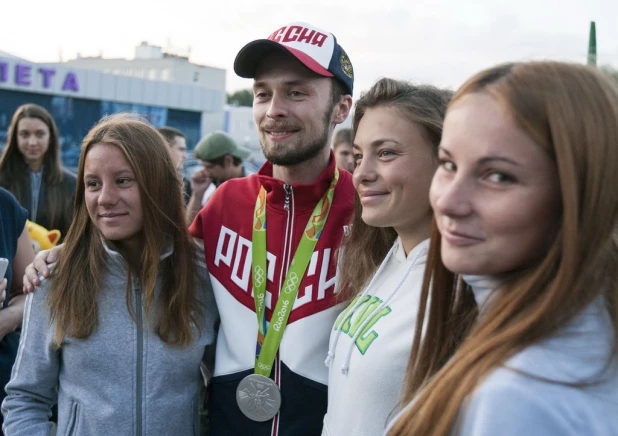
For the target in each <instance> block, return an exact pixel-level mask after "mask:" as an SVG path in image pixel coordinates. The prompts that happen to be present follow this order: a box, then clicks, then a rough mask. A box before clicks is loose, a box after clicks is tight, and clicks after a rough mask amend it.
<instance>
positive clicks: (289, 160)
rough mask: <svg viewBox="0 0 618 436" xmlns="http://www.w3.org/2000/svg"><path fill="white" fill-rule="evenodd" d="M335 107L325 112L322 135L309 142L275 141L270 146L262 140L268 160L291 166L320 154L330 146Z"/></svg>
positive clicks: (263, 150) (274, 163)
mask: <svg viewBox="0 0 618 436" xmlns="http://www.w3.org/2000/svg"><path fill="white" fill-rule="evenodd" d="M334 109H335V108H334V106H333V107H331V108H330V110H329V111H327V112H326V113H325V114H324V117H323V118H322V134H321V135H320V137H319V138H317V139H315V140H313V141H311V142H309V143H294V144H287V145H286V144H283V143H277V142H273V143H272V145H273V147H271V148H268V147H266V146H265V144H264V142H265V141H262V140H260V145H261V146H262V152H263V153H264V156H265V157H266V159H268V161H269V162H271V163H272V164H273V165H279V166H284V167H291V166H294V165H298V164H301V163H304V162H307V161H309V160H311V159H313V158H314V157H316V156H318V155H319V154H320V153H321V152H322V150H324V147H326V146H328V132H329V129H330V120H331V116H332V114H333V110H334ZM298 140H299V141H302V140H303V138H299V139H298Z"/></svg>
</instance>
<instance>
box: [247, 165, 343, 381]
mask: <svg viewBox="0 0 618 436" xmlns="http://www.w3.org/2000/svg"><path fill="white" fill-rule="evenodd" d="M338 181H339V170H338V169H337V168H335V176H334V177H333V180H332V181H331V183H330V186H329V187H328V190H327V191H326V193H325V194H324V196H323V197H322V198H321V199H320V201H319V202H318V204H317V205H316V206H315V208H314V209H313V213H312V214H311V218H309V221H308V222H307V226H306V227H305V231H304V232H303V236H302V238H301V240H300V243H299V244H298V248H297V249H296V253H294V258H293V259H292V263H291V264H290V269H289V270H288V273H287V275H286V276H285V280H284V281H283V286H282V287H281V291H280V292H279V298H278V300H277V305H276V306H275V310H274V312H273V315H272V317H271V322H270V323H268V322H267V321H266V310H265V305H266V280H267V271H266V189H264V187H263V186H262V187H261V188H260V192H259V194H258V198H257V201H256V202H255V215H254V218H253V241H252V250H251V251H252V253H251V256H252V265H253V269H252V282H253V298H254V300H255V313H256V315H257V320H258V338H257V345H256V350H255V373H256V374H260V375H263V376H266V377H269V376H270V372H271V369H272V365H273V362H274V361H275V355H276V354H277V350H278V349H279V344H280V343H281V339H282V338H283V332H284V330H285V327H286V325H287V322H288V318H289V317H290V312H292V307H293V306H294V301H296V295H297V294H298V289H299V288H300V283H301V281H302V278H303V276H304V275H305V271H306V270H307V266H308V265H309V261H310V260H311V256H312V255H313V250H314V249H315V245H316V244H317V243H318V239H319V238H320V235H321V234H322V229H323V228H324V225H325V224H326V219H327V218H328V213H329V212H330V207H331V205H332V203H333V195H334V193H335V186H336V185H337V182H338Z"/></svg>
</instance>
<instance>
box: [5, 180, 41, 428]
mask: <svg viewBox="0 0 618 436" xmlns="http://www.w3.org/2000/svg"><path fill="white" fill-rule="evenodd" d="M0 210H1V211H2V213H0V257H3V258H5V259H8V260H9V267H8V268H7V270H6V274H5V278H6V280H7V283H6V295H7V297H6V299H5V300H4V302H0V401H2V400H3V399H4V397H5V396H6V393H5V392H4V386H5V385H6V384H7V383H8V381H9V379H10V377H11V368H12V367H13V363H14V362H15V357H16V355H17V348H18V346H19V333H17V332H15V329H16V328H17V327H19V326H20V325H21V322H22V318H23V311H24V301H25V299H26V296H25V295H24V294H23V293H22V278H23V275H24V270H25V269H26V265H28V264H29V263H30V262H32V260H33V259H34V251H33V249H32V241H31V240H30V237H29V236H28V231H27V230H26V218H27V217H28V212H27V211H26V209H24V208H23V207H21V206H20V205H19V203H18V202H17V200H16V199H15V197H13V196H12V195H11V193H10V192H8V191H7V190H5V189H2V188H0ZM2 287H3V286H2V283H0V293H1V289H2ZM1 424H2V415H0V425H1ZM0 433H2V432H1V431H0Z"/></svg>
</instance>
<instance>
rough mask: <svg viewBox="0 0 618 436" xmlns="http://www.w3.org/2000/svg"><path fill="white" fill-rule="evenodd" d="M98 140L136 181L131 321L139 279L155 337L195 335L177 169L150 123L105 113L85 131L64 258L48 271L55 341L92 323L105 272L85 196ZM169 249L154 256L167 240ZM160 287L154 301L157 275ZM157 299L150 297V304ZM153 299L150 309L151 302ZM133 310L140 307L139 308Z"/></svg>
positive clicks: (192, 262)
mask: <svg viewBox="0 0 618 436" xmlns="http://www.w3.org/2000/svg"><path fill="white" fill-rule="evenodd" d="M99 143H105V144H111V145H114V146H116V147H118V148H119V149H120V150H121V151H122V153H123V154H124V156H125V158H126V159H127V161H128V162H129V165H130V166H131V168H132V170H133V172H134V174H135V178H136V181H137V184H138V186H139V191H140V198H141V207H142V211H143V229H142V231H143V234H144V241H145V245H144V249H143V252H142V255H141V269H140V270H139V271H135V272H132V271H131V269H130V268H127V288H126V301H127V307H128V309H129V312H130V313H131V316H132V317H133V319H134V320H135V308H134V307H133V299H132V290H131V286H130V283H131V280H132V275H133V274H136V275H137V276H138V277H139V278H140V279H141V282H142V292H143V295H144V302H145V312H146V314H147V316H150V319H152V315H153V314H157V315H158V318H157V319H154V320H152V321H153V323H154V325H155V331H156V333H157V334H158V335H159V337H160V338H161V339H162V340H163V341H165V342H167V343H170V344H177V345H186V344H188V343H190V342H191V341H192V340H193V333H192V330H191V323H192V322H193V323H195V324H196V325H197V326H198V327H201V324H200V321H199V320H201V313H202V307H201V305H200V301H201V300H200V299H199V298H198V297H197V288H198V287H199V286H200V285H201V283H200V278H199V275H198V270H197V265H196V260H197V259H196V256H197V253H196V245H195V243H194V242H193V240H192V238H191V237H190V235H189V232H188V229H187V226H186V221H185V218H184V213H183V211H184V204H183V200H182V197H181V189H180V186H181V185H180V184H181V181H180V179H179V176H178V173H177V171H176V168H175V167H174V164H173V162H172V158H171V155H170V152H169V150H168V147H167V145H166V142H165V139H164V138H163V136H162V135H161V134H160V133H158V132H157V131H156V130H155V129H154V128H153V127H152V126H150V125H149V124H147V123H145V122H143V121H140V120H137V119H135V118H134V117H132V116H129V115H114V116H111V117H108V118H104V119H103V120H102V121H101V122H100V123H99V124H97V125H96V126H94V127H93V128H92V130H90V132H89V133H88V135H86V137H85V138H84V142H83V145H82V152H81V155H80V158H79V168H78V177H77V191H76V194H75V219H74V221H73V224H72V225H71V228H70V230H69V232H68V234H67V237H66V239H65V244H64V248H63V253H62V257H61V258H60V260H59V261H58V264H57V266H56V268H55V270H54V272H53V276H52V277H53V281H52V285H51V290H50V292H49V294H48V303H49V306H50V311H51V321H53V322H55V325H56V326H55V334H54V342H55V344H56V345H57V346H60V345H61V343H62V340H63V339H64V338H65V337H66V336H70V337H75V338H80V339H85V338H87V337H88V336H90V335H91V334H92V332H93V331H94V330H95V329H96V327H97V325H98V320H99V318H98V304H97V297H98V293H99V291H100V290H101V289H102V288H103V287H104V286H105V283H103V281H102V277H103V274H104V273H105V271H106V261H107V259H106V253H105V249H104V247H103V243H104V242H103V236H102V234H101V232H100V231H99V230H98V229H97V228H96V226H94V225H93V223H92V221H91V220H90V217H89V215H88V210H87V209H86V203H85V197H84V194H85V183H84V164H85V161H86V157H87V155H88V151H89V150H90V148H91V147H92V146H93V145H95V144H99ZM170 243H171V244H172V249H173V252H172V254H171V255H170V256H168V257H166V258H165V259H164V260H162V261H161V260H160V256H161V253H162V252H163V250H164V249H165V248H166V244H170ZM158 275H161V277H162V286H161V292H160V293H159V295H158V300H157V301H156V302H155V284H156V281H157V276H158ZM155 303H156V304H155ZM155 305H156V309H157V310H156V311H154V310H153V306H155ZM138 310H140V309H139V308H138Z"/></svg>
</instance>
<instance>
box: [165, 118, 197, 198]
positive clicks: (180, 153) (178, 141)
mask: <svg viewBox="0 0 618 436" xmlns="http://www.w3.org/2000/svg"><path fill="white" fill-rule="evenodd" d="M157 130H158V131H159V133H160V134H162V135H163V137H165V140H166V141H167V145H168V146H169V149H170V152H171V153H172V160H173V161H174V164H175V165H176V168H177V169H178V172H179V173H180V174H182V170H183V168H184V165H185V161H186V160H187V140H186V138H185V134H184V133H182V132H181V131H180V130H178V129H175V128H173V127H168V126H163V127H159V128H158V129H157ZM182 182H183V194H184V200H185V204H188V203H189V199H190V198H191V183H190V182H189V180H187V178H186V177H184V175H183V177H182Z"/></svg>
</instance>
